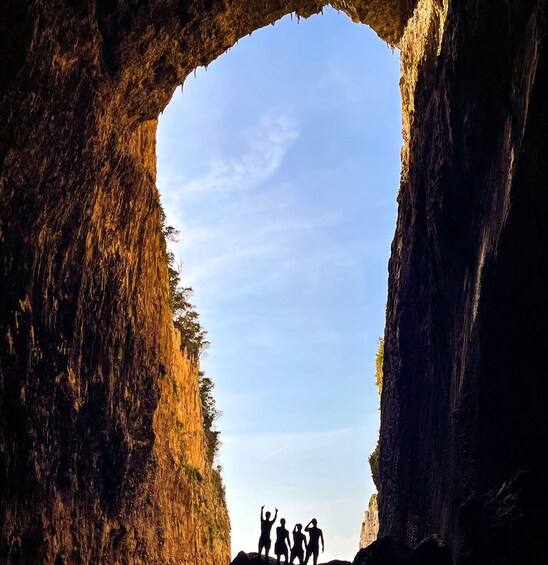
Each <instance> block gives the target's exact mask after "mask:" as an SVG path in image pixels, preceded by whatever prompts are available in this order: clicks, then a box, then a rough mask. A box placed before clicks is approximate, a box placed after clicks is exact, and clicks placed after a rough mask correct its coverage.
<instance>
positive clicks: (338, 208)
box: [157, 9, 402, 560]
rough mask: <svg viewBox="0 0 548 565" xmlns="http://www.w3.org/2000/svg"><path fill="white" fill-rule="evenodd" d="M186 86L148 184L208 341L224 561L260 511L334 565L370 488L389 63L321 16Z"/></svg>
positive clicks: (395, 122) (390, 150)
mask: <svg viewBox="0 0 548 565" xmlns="http://www.w3.org/2000/svg"><path fill="white" fill-rule="evenodd" d="M196 75H197V78H193V77H192V75H191V76H189V77H188V79H187V80H186V82H185V85H184V92H183V89H181V90H180V91H179V90H178V91H177V92H176V93H175V95H174V97H173V99H172V101H171V102H170V104H169V106H168V107H167V109H166V111H165V112H164V114H163V115H162V117H161V118H160V122H159V129H158V149H157V154H158V186H159V190H160V192H161V195H162V201H163V206H164V208H165V211H166V215H167V221H168V223H169V224H170V225H172V226H174V227H175V228H176V229H178V230H179V231H180V236H179V240H178V243H177V245H176V246H175V247H174V251H175V254H176V256H177V258H178V260H179V261H181V262H182V272H181V279H182V283H183V285H185V286H188V285H190V286H192V287H193V289H194V291H195V294H194V296H193V302H194V303H195V304H196V307H197V310H198V311H199V312H200V313H201V318H202V324H203V326H204V327H205V329H206V330H207V331H208V332H209V340H210V341H211V342H212V348H211V351H210V352H209V355H208V356H207V357H205V358H203V359H202V363H201V365H202V368H203V369H204V370H205V372H206V373H207V374H208V375H209V376H210V377H211V378H213V380H214V381H215V382H216V385H217V397H218V398H217V403H218V407H219V408H220V409H221V410H222V411H223V413H224V415H223V418H222V420H221V421H220V424H219V428H220V430H221V432H222V436H221V437H222V441H223V444H224V445H223V448H222V453H221V457H220V463H221V464H222V465H223V467H224V476H225V481H226V485H227V498H228V506H229V511H230V513H231V517H232V536H233V542H232V549H233V555H236V554H237V553H238V551H240V550H242V549H244V550H246V551H251V550H253V551H255V550H256V549H255V542H256V540H255V537H254V532H255V531H256V530H257V528H258V525H257V524H258V520H257V516H256V514H258V510H259V508H260V506H261V505H262V504H267V505H269V506H271V507H272V508H271V509H272V510H273V508H274V506H278V507H279V508H280V511H281V514H280V516H282V515H284V516H285V517H286V518H287V520H288V527H289V526H291V528H292V524H293V523H294V522H295V521H299V522H302V523H304V524H305V523H306V522H307V521H308V520H309V519H310V518H311V517H312V516H314V515H316V516H317V517H318V519H319V521H320V523H321V524H323V527H324V529H325V531H326V532H330V534H331V535H330V537H331V540H330V541H328V542H327V543H328V545H327V548H328V549H327V552H326V554H325V558H326V560H329V559H335V558H339V559H341V558H350V559H351V558H352V557H353V555H354V554H355V551H356V547H357V543H358V539H359V527H360V523H361V520H362V517H363V511H364V509H365V507H366V505H367V500H368V499H369V496H370V494H371V493H372V492H373V491H374V486H373V484H372V482H371V480H370V479H368V478H367V477H368V475H369V469H368V466H367V458H368V456H369V454H370V453H371V452H372V451H373V449H374V446H375V443H376V441H377V434H378V395H377V390H376V388H375V386H374V359H375V353H376V348H377V346H378V341H377V340H378V337H379V336H381V335H382V334H383V327H384V309H385V302H386V292H387V291H386V284H387V282H386V280H387V274H386V264H387V261H388V255H389V248H390V242H391V239H392V236H393V230H394V224H395V216H396V203H395V200H396V198H395V195H396V190H397V186H398V184H399V173H400V154H399V153H400V148H401V143H402V142H401V110H400V106H401V102H400V95H399V89H398V81H399V61H398V57H397V55H395V54H394V53H393V52H392V51H391V50H389V49H387V47H386V45H385V44H384V43H383V42H382V41H381V40H379V38H378V37H377V36H376V35H375V34H374V32H373V31H372V30H371V29H369V28H368V27H366V26H363V25H355V24H353V23H352V22H351V21H350V20H349V19H348V18H347V17H346V16H345V15H344V14H338V13H337V12H335V10H332V9H328V10H325V13H324V15H323V16H314V17H312V18H310V19H306V20H299V19H298V18H297V17H296V16H295V17H294V16H286V17H285V18H283V19H282V20H280V21H278V22H277V24H276V26H275V28H274V29H273V28H270V27H269V28H263V29H261V30H259V31H257V32H256V33H254V34H253V37H251V38H249V37H248V38H245V39H244V40H242V41H241V42H240V44H238V45H237V46H236V47H235V48H234V49H233V50H231V51H230V52H229V53H227V54H224V55H223V56H222V57H220V58H219V59H218V60H217V61H215V62H214V63H213V64H212V65H211V67H210V68H209V69H208V70H207V73H206V72H205V71H204V70H203V69H198V71H197V72H195V73H194V76H195V77H196ZM250 468H254V469H255V470H256V472H254V473H253V475H254V477H253V478H252V479H250V477H249V469H250ZM358 493H359V496H357V494H358ZM308 514H310V516H308Z"/></svg>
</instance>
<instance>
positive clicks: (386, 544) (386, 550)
mask: <svg viewBox="0 0 548 565" xmlns="http://www.w3.org/2000/svg"><path fill="white" fill-rule="evenodd" d="M410 559H411V549H410V548H409V547H408V546H407V545H405V544H404V543H402V542H401V541H399V540H397V539H396V538H395V537H393V536H384V537H382V538H380V539H378V540H377V541H375V542H373V543H372V544H371V545H369V546H368V547H365V548H363V549H360V551H358V553H357V555H356V557H354V561H353V562H352V565H410Z"/></svg>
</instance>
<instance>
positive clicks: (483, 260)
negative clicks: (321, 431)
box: [379, 0, 548, 564]
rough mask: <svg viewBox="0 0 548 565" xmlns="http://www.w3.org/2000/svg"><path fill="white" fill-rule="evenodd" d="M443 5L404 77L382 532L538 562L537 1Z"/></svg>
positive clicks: (542, 97)
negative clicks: (440, 539)
mask: <svg viewBox="0 0 548 565" xmlns="http://www.w3.org/2000/svg"><path fill="white" fill-rule="evenodd" d="M421 5H422V3H419V8H420V6H421ZM440 13H441V14H442V18H441V19H439V22H440V23H441V25H440V24H438V23H437V21H436V20H435V18H431V19H430V21H431V22H432V23H431V24H430V27H429V29H430V35H429V40H428V41H427V45H426V50H425V54H424V58H423V59H422V61H420V62H419V64H418V65H417V66H416V67H415V68H411V69H407V71H406V70H405V69H404V70H403V75H404V76H406V72H407V73H408V74H407V76H411V75H413V76H414V79H415V87H414V97H413V102H412V109H413V115H412V116H411V117H410V120H409V122H408V124H409V140H410V144H409V151H408V152H407V151H404V170H403V178H402V185H401V190H400V194H399V216H398V222H397V229H396V235H395V239H394V242H393V245H392V258H391V260H390V267H389V271H390V281H389V300H388V310H387V326H386V336H385V337H386V341H385V366H384V386H383V395H382V401H381V414H382V417H381V419H382V423H381V442H380V476H381V489H380V496H379V505H380V514H381V534H386V533H393V534H397V535H399V536H401V537H402V538H404V539H407V541H408V542H409V543H411V544H414V543H416V542H418V541H419V540H420V539H422V538H424V537H425V536H427V535H429V534H433V533H440V534H442V535H443V536H445V537H446V538H448V539H449V540H450V541H451V543H452V549H453V552H454V554H455V555H457V556H458V558H459V560H460V562H462V563H530V564H532V563H541V562H544V561H545V559H546V551H547V549H548V548H547V547H546V542H545V541H542V540H545V539H546V536H545V535H544V534H543V533H542V532H544V531H546V527H547V526H548V524H547V521H546V517H545V516H544V517H542V516H541V512H540V509H541V508H542V506H543V505H544V504H545V503H546V496H544V495H543V494H542V493H543V492H544V491H545V487H544V483H545V481H546V463H547V450H548V381H547V380H546V378H545V375H546V359H547V353H548V300H546V294H545V290H543V289H546V288H547V287H548V253H547V252H546V249H547V244H548V190H547V185H548V182H547V180H546V179H547V178H548V166H547V161H546V159H544V158H543V157H542V152H543V151H544V149H543V148H544V147H546V144H547V143H548V107H547V105H546V99H547V96H548V81H547V79H548V74H547V72H546V71H547V65H548V46H547V43H546V39H545V36H546V31H547V18H548V16H547V13H548V12H547V4H546V2H544V1H523V2H503V3H501V2H495V1H484V2H466V1H460V0H453V1H452V2H449V4H448V6H447V13H446V14H444V13H442V12H440ZM436 30H438V31H436ZM408 35H409V34H408V32H406V34H405V36H404V37H407V36H408ZM405 48H406V46H405V45H404V47H403V49H404V50H403V52H402V59H403V61H404V63H405V61H406V60H411V57H409V56H407V55H406V52H405ZM412 52H413V51H412ZM415 53H416V51H415ZM409 82H410V81H408V84H409ZM405 95H406V92H405V89H404V108H405V98H406V96H405ZM404 123H405V116H404ZM500 489H502V490H500ZM535 492H536V495H535V494H533V493H535ZM465 503H466V504H465Z"/></svg>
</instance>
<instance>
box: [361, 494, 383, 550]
mask: <svg viewBox="0 0 548 565" xmlns="http://www.w3.org/2000/svg"><path fill="white" fill-rule="evenodd" d="M378 533H379V507H378V505H377V495H376V494H374V495H373V496H372V497H371V499H370V500H369V505H368V507H367V510H366V511H365V515H364V518H363V522H362V529H361V530H360V549H363V548H364V547H367V546H368V545H371V544H372V543H373V542H374V541H375V540H376V539H377V535H378Z"/></svg>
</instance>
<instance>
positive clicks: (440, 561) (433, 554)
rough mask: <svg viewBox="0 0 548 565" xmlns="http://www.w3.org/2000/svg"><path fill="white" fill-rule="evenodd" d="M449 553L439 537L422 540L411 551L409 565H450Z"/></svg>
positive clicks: (451, 561)
mask: <svg viewBox="0 0 548 565" xmlns="http://www.w3.org/2000/svg"><path fill="white" fill-rule="evenodd" d="M452 563H453V560H452V559H451V553H450V552H449V548H448V547H447V544H446V543H445V541H444V540H442V539H441V538H440V537H439V536H430V537H427V538H426V539H423V540H422V541H421V542H420V543H419V544H418V545H417V546H416V547H415V549H413V553H412V555H411V561H410V565H452Z"/></svg>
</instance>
